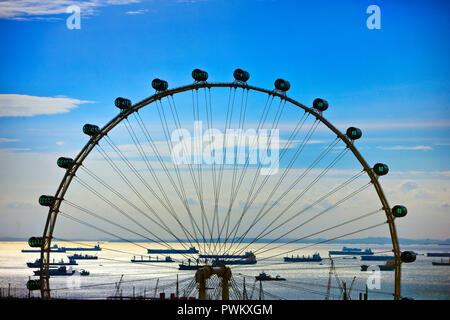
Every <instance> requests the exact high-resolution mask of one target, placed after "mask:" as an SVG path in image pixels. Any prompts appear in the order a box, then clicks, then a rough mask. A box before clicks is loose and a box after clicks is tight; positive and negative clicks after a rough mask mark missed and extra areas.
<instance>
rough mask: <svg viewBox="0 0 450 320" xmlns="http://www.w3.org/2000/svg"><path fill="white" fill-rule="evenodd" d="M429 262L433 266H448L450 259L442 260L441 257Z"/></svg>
mask: <svg viewBox="0 0 450 320" xmlns="http://www.w3.org/2000/svg"><path fill="white" fill-rule="evenodd" d="M431 264H432V265H433V266H450V259H448V261H447V262H444V260H442V259H441V261H440V262H435V261H433V262H432V263H431Z"/></svg>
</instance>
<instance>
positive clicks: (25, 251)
mask: <svg viewBox="0 0 450 320" xmlns="http://www.w3.org/2000/svg"><path fill="white" fill-rule="evenodd" d="M22 252H24V253H29V252H41V249H23V250H22ZM50 252H66V249H65V248H60V247H58V245H57V244H54V245H53V246H51V247H50Z"/></svg>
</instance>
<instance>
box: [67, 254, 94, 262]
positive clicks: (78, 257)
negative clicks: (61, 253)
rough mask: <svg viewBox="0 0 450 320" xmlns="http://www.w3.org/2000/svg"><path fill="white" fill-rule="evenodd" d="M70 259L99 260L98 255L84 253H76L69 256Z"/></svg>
mask: <svg viewBox="0 0 450 320" xmlns="http://www.w3.org/2000/svg"><path fill="white" fill-rule="evenodd" d="M67 257H68V258H69V259H70V260H97V259H98V257H97V256H90V255H88V254H85V255H82V254H78V253H75V254H74V255H71V256H67Z"/></svg>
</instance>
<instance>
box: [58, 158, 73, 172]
mask: <svg viewBox="0 0 450 320" xmlns="http://www.w3.org/2000/svg"><path fill="white" fill-rule="evenodd" d="M56 164H57V165H58V167H60V168H63V169H69V168H70V167H71V166H72V164H73V159H72V158H64V157H60V158H58V160H57V161H56Z"/></svg>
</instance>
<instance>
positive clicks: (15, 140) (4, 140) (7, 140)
mask: <svg viewBox="0 0 450 320" xmlns="http://www.w3.org/2000/svg"><path fill="white" fill-rule="evenodd" d="M17 141H20V139H9V138H0V143H5V142H17Z"/></svg>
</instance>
